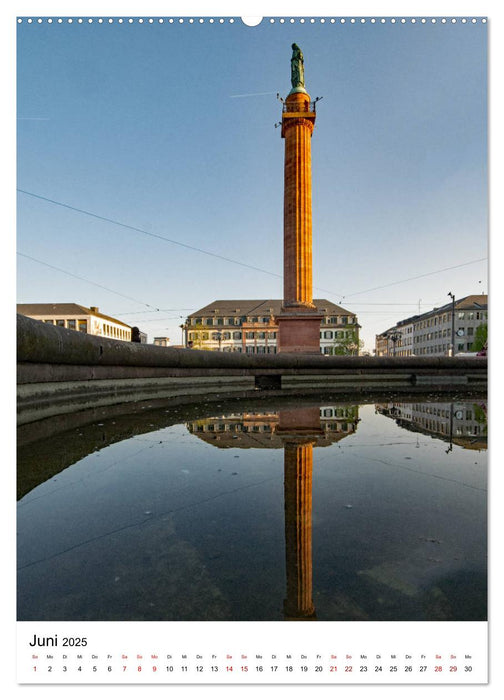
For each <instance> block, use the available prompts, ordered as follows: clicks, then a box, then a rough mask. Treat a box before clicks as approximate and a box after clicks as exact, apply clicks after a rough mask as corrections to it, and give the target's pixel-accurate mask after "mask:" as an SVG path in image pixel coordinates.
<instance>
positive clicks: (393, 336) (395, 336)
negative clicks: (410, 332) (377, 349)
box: [387, 331, 402, 357]
mask: <svg viewBox="0 0 504 700" xmlns="http://www.w3.org/2000/svg"><path fill="white" fill-rule="evenodd" d="M387 338H388V339H389V340H391V341H392V347H393V352H392V355H393V356H394V357H395V353H396V343H397V341H398V340H401V338H402V331H390V333H387ZM387 349H388V348H387Z"/></svg>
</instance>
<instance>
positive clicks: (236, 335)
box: [233, 331, 241, 340]
mask: <svg viewBox="0 0 504 700" xmlns="http://www.w3.org/2000/svg"><path fill="white" fill-rule="evenodd" d="M240 339H241V333H240V331H234V332H233V340H240Z"/></svg>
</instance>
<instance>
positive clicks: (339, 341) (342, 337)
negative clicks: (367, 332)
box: [330, 328, 364, 355]
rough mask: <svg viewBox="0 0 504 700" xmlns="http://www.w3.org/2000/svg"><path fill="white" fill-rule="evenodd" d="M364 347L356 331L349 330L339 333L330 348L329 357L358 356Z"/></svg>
mask: <svg viewBox="0 0 504 700" xmlns="http://www.w3.org/2000/svg"><path fill="white" fill-rule="evenodd" d="M363 347H364V341H363V340H360V339H359V332H358V330H357V329H354V328H350V329H349V330H346V331H340V334H339V337H337V338H336V339H335V341H334V343H333V346H332V348H331V352H330V354H331V355H358V354H359V351H360V350H362V348H363Z"/></svg>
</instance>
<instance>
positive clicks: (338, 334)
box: [320, 331, 352, 340]
mask: <svg viewBox="0 0 504 700" xmlns="http://www.w3.org/2000/svg"><path fill="white" fill-rule="evenodd" d="M320 337H321V338H322V339H326V340H327V339H332V338H351V337H352V331H320Z"/></svg>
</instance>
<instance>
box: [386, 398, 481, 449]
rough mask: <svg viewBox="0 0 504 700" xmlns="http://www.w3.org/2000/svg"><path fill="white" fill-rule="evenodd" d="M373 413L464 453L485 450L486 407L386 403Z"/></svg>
mask: <svg viewBox="0 0 504 700" xmlns="http://www.w3.org/2000/svg"><path fill="white" fill-rule="evenodd" d="M376 410H377V412H378V413H381V414H383V415H385V416H388V417H389V418H393V419H394V420H395V421H396V423H397V425H399V426H400V427H402V428H406V429H407V430H411V431H413V432H421V433H425V434H430V435H436V436H437V437H441V438H443V439H445V440H448V441H450V442H452V443H454V444H458V445H460V446H461V447H465V448H466V449H472V450H486V449H487V434H488V418H487V406H486V403H482V402H470V403H469V402H465V403H464V402H453V403H421V402H419V403H388V404H378V405H377V406H376Z"/></svg>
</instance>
